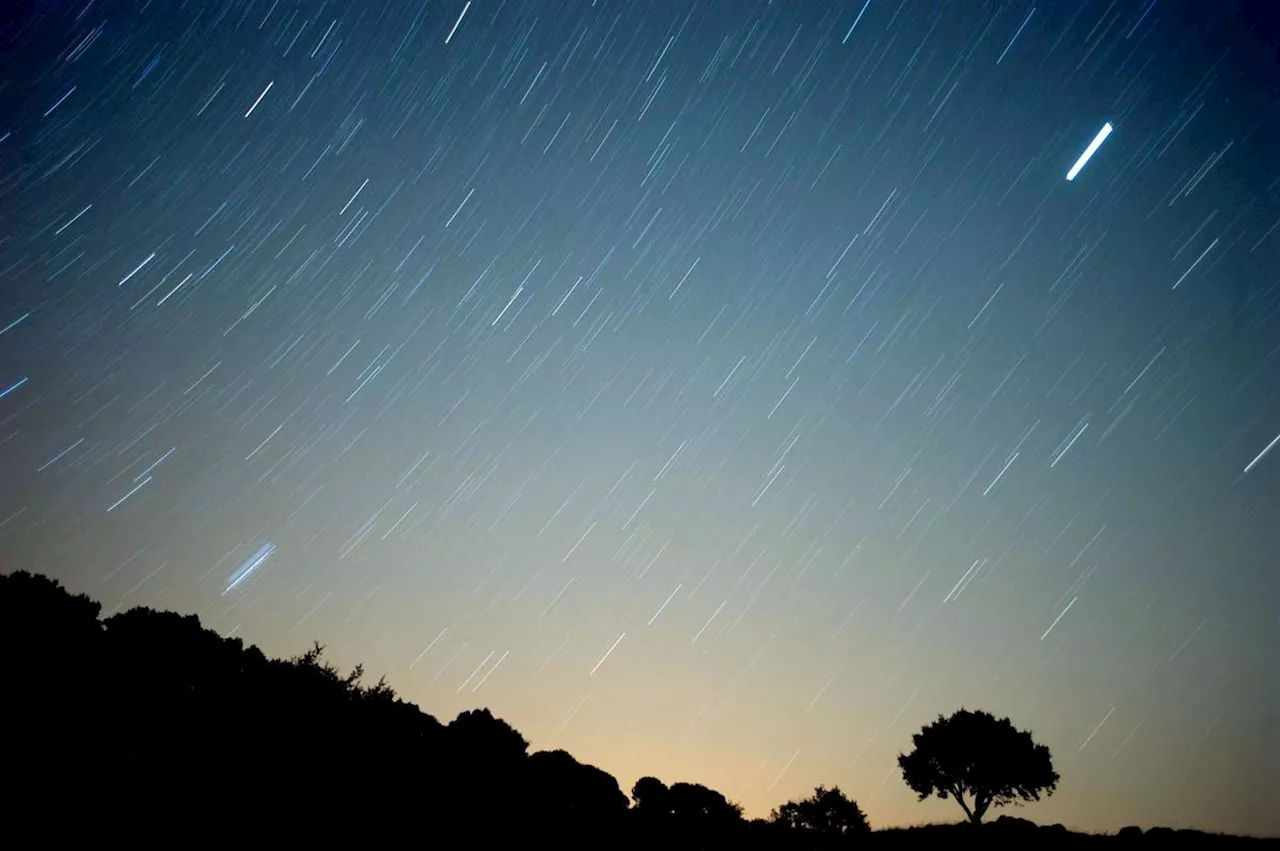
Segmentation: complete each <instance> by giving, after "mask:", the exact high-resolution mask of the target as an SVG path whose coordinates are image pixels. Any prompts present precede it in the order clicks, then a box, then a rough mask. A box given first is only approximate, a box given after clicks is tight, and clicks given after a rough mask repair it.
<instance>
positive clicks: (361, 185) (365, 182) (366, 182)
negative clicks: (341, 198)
mask: <svg viewBox="0 0 1280 851" xmlns="http://www.w3.org/2000/svg"><path fill="white" fill-rule="evenodd" d="M368 185H369V178H367V177H366V178H365V179H364V183H361V184H360V188H359V189H357V190H356V194H354V195H352V196H351V200H350V201H348V202H347V203H345V204H343V205H342V209H341V210H339V211H338V215H339V216H341V215H343V214H344V213H346V212H347V208H348V207H350V206H351V205H352V204H353V203H355V200H356V199H357V198H359V197H360V193H361V192H363V191H364V188H365V187H366V186H368Z"/></svg>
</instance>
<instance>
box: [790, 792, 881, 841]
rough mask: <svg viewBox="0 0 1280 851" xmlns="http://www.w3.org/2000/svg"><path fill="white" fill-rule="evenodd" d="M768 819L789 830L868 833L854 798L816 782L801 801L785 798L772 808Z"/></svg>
mask: <svg viewBox="0 0 1280 851" xmlns="http://www.w3.org/2000/svg"><path fill="white" fill-rule="evenodd" d="M769 820H770V821H771V822H773V823H774V824H780V825H784V826H785V827H788V828H790V829H792V830H804V831H810V832H813V833H818V834H822V835H824V836H842V837H846V836H854V835H857V834H862V833H870V832H871V826H870V825H869V824H867V817H866V815H865V814H864V813H863V812H862V809H861V808H860V807H859V806H858V805H857V803H856V802H854V801H851V800H850V799H849V798H847V797H845V794H844V793H843V792H841V791H840V787H839V786H832V787H831V788H830V789H827V788H825V787H822V786H819V787H817V788H816V789H814V790H813V795H812V796H811V797H808V798H805V799H804V800H803V801H787V802H786V803H785V804H783V805H782V806H780V807H778V808H777V809H776V810H774V811H773V812H772V813H771V814H770V816H769Z"/></svg>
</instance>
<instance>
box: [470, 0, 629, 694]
mask: <svg viewBox="0 0 1280 851" xmlns="http://www.w3.org/2000/svg"><path fill="white" fill-rule="evenodd" d="M468 5H470V4H468ZM464 11H465V10H464ZM626 637H627V634H626V633H625V632H624V633H622V635H619V636H618V638H617V640H616V641H614V642H613V644H612V645H610V646H609V649H608V650H606V651H605V652H604V655H603V656H601V657H600V661H599V662H596V666H595V667H594V668H592V669H591V673H590V674H587V676H591V675H592V674H595V672H596V671H598V670H600V666H601V665H603V664H604V660H605V659H608V658H609V654H610V653H612V652H613V651H614V649H615V648H617V646H618V645H619V644H621V643H622V639H624V638H626Z"/></svg>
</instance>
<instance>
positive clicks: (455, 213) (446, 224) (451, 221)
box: [444, 186, 476, 227]
mask: <svg viewBox="0 0 1280 851" xmlns="http://www.w3.org/2000/svg"><path fill="white" fill-rule="evenodd" d="M475 191H476V190H475V187H474V186H473V187H471V192H475ZM471 192H468V193H467V197H466V198H463V199H462V203H461V204H459V205H458V209H456V210H454V211H453V215H452V216H450V217H449V221H447V222H445V223H444V226H445V227H448V226H449V225H451V224H453V220H454V219H456V218H457V217H458V214H459V213H461V212H462V208H463V207H465V206H467V202H468V201H470V200H471Z"/></svg>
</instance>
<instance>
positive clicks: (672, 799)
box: [667, 783, 742, 826]
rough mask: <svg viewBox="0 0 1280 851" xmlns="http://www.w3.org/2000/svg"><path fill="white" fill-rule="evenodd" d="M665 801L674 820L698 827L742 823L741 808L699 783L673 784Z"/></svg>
mask: <svg viewBox="0 0 1280 851" xmlns="http://www.w3.org/2000/svg"><path fill="white" fill-rule="evenodd" d="M667 801H668V802H669V804H670V806H671V814H672V815H673V816H675V818H677V819H679V820H681V821H683V822H687V823H696V824H699V825H704V826H710V825H725V824H734V823H737V822H740V821H742V807H741V806H739V805H738V804H735V803H732V802H730V801H728V800H727V799H726V798H725V796H724V795H721V794H720V793H719V792H717V791H715V790H714V789H708V788H707V787H706V786H703V785H702V784H701V783H673V784H671V787H670V788H669V789H668V790H667Z"/></svg>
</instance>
